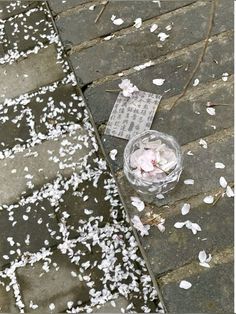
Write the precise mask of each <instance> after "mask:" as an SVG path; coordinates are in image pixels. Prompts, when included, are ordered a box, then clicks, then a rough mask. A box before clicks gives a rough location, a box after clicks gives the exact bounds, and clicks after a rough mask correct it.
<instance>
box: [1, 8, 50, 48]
mask: <svg viewBox="0 0 236 314" xmlns="http://www.w3.org/2000/svg"><path fill="white" fill-rule="evenodd" d="M52 30H53V28H52V23H51V21H50V19H49V16H48V14H47V13H46V11H45V6H43V5H41V6H39V7H36V8H34V9H33V10H31V11H27V12H26V13H24V14H20V15H17V16H15V17H13V18H11V19H9V20H7V21H6V22H5V23H4V29H3V31H4V40H3V44H4V50H5V53H6V54H7V53H10V54H13V53H14V52H15V53H16V52H22V51H28V50H30V49H33V48H34V47H35V46H38V47H42V46H43V44H45V43H47V42H48V41H49V40H48V37H49V36H50V35H51V33H52Z"/></svg>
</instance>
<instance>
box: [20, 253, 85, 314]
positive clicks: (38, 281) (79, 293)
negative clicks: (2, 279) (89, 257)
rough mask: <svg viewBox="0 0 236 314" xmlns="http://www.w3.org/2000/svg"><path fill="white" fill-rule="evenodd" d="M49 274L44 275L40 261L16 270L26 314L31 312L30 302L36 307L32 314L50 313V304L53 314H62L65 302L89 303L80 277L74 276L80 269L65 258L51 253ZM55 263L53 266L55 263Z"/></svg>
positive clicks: (65, 305)
mask: <svg viewBox="0 0 236 314" xmlns="http://www.w3.org/2000/svg"><path fill="white" fill-rule="evenodd" d="M51 259H52V262H51V263H50V264H49V271H48V272H45V271H44V269H43V268H42V267H43V262H37V263H36V264H34V265H33V266H30V265H27V266H26V267H24V268H19V269H18V270H17V277H18V280H19V284H20V287H21V291H22V295H23V302H24V303H25V306H26V308H25V309H26V311H27V312H31V311H32V309H31V308H30V307H29V305H30V301H31V300H32V301H33V304H37V305H38V308H37V309H36V310H34V312H38V313H42V312H44V313H49V312H50V309H49V305H50V304H51V303H53V304H54V305H55V312H56V313H59V312H65V310H66V309H67V302H69V301H71V302H74V303H75V304H76V303H77V302H78V301H81V302H83V303H84V302H85V301H87V300H88V298H89V296H88V288H87V287H86V285H85V283H84V282H81V281H80V280H79V278H78V277H77V276H76V277H73V272H74V273H75V274H79V273H80V272H79V267H78V266H77V265H75V264H73V263H71V261H70V258H69V257H68V256H67V255H63V254H61V253H60V252H58V251H56V252H53V255H52V257H51ZM54 263H56V264H54ZM71 272H72V274H71Z"/></svg>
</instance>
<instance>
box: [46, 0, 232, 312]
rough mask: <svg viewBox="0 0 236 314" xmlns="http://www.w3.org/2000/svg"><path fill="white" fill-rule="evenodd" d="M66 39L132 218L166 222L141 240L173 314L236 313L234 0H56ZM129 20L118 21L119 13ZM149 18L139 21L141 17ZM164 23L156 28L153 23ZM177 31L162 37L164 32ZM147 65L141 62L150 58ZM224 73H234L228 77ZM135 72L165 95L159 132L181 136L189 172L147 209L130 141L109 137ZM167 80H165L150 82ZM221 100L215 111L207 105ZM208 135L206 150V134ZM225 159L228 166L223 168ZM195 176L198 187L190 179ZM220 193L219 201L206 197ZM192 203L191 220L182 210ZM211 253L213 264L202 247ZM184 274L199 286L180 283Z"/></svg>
mask: <svg viewBox="0 0 236 314" xmlns="http://www.w3.org/2000/svg"><path fill="white" fill-rule="evenodd" d="M49 5H50V8H51V10H52V13H53V15H54V18H55V23H56V26H57V28H58V31H59V34H60V37H61V39H62V42H63V43H64V45H65V47H66V49H67V54H68V56H69V60H70V62H71V64H72V66H73V68H74V71H75V74H76V78H77V81H78V83H79V85H80V87H81V89H82V91H83V93H84V96H85V99H86V103H87V105H88V107H89V109H90V111H91V114H92V117H93V119H94V121H95V124H96V126H97V129H98V131H99V134H100V136H101V139H102V144H103V147H104V149H105V151H106V154H107V157H108V158H109V153H110V151H111V150H112V149H114V148H115V149H117V150H118V154H117V157H116V159H115V160H111V159H110V160H109V163H110V165H111V167H112V169H113V172H114V174H115V176H116V179H117V182H118V183H119V190H120V192H121V195H122V198H123V200H124V202H125V207H126V209H127V210H128V212H129V216H130V217H133V216H134V215H139V216H140V217H141V219H142V221H143V222H145V221H146V223H148V221H149V222H150V221H151V218H152V217H154V215H155V214H159V215H160V216H161V217H163V218H165V219H166V222H165V227H166V230H165V232H164V233H160V231H159V230H158V228H156V226H155V225H154V226H152V227H151V229H150V233H149V236H145V237H143V238H142V237H141V236H140V242H141V244H142V247H143V248H144V251H145V255H146V257H147V259H148V260H149V263H150V265H151V269H152V272H153V274H154V276H155V278H156V281H157V284H158V286H159V288H160V291H159V292H160V297H161V298H162V299H163V300H164V305H165V308H166V310H167V311H168V312H174V313H176V312H177V313H195V312H197V313H210V312H233V199H232V197H228V196H227V195H226V194H225V191H224V189H222V188H221V187H220V184H219V178H220V177H221V176H223V177H225V178H226V180H227V182H228V183H229V185H231V186H232V185H233V1H231V0H208V1H201V0H199V1H196V0H195V1H194V0H186V1H185V0H183V1H178V0H172V1H164V0H161V1H153V2H152V1H109V2H108V3H107V4H105V9H104V11H103V13H102V15H101V16H100V18H99V20H98V21H97V22H95V20H96V18H97V17H98V15H99V13H100V12H101V9H102V8H103V6H104V2H103V1H99V0H98V1H89V0H84V1H83V0H81V1H80V0H66V1H57V0H49ZM112 15H115V16H116V17H117V18H122V19H123V21H124V23H123V24H121V25H114V24H113V23H112V21H111V16H112ZM136 18H142V25H141V27H140V28H135V27H134V26H133V25H134V20H135V19H136ZM153 24H157V25H158V28H157V30H156V31H155V32H150V27H151V26H152V25H153ZM160 32H164V33H166V34H167V35H169V37H168V38H167V39H166V40H165V41H160V39H159V37H158V34H159V33H160ZM150 60H151V61H152V62H151V65H150V66H149V67H145V68H144V69H141V70H140V68H137V66H139V65H142V64H144V63H146V62H148V61H150ZM224 73H226V75H224ZM125 78H128V79H130V80H131V82H132V83H133V84H135V85H136V86H137V87H138V88H139V89H140V90H143V91H147V92H152V93H157V94H161V95H162V96H163V97H162V100H161V103H160V106H159V108H158V110H157V113H156V115H155V118H154V121H153V125H152V129H156V130H158V131H163V132H166V133H169V134H171V135H173V136H175V137H176V138H177V140H178V141H179V143H180V144H181V145H182V148H183V152H184V172H183V174H182V177H181V180H180V183H179V184H178V186H177V187H176V189H175V190H174V191H173V192H171V193H170V194H169V195H168V196H166V197H165V198H164V199H162V200H158V199H157V200H156V202H155V203H151V204H150V203H148V202H146V207H145V210H144V211H143V212H142V213H141V214H140V213H139V212H137V210H136V208H134V207H133V206H132V205H131V201H130V197H131V196H135V195H136V192H135V191H134V190H133V189H132V188H131V187H130V186H129V184H128V182H127V181H126V179H125V177H124V175H123V171H122V168H123V151H124V147H125V145H126V143H127V141H125V140H122V139H119V138H115V137H111V136H106V135H104V130H105V127H106V123H107V121H108V118H109V115H110V113H111V110H112V108H113V105H114V103H115V100H116V98H117V95H118V93H117V92H116V91H117V89H119V88H118V84H119V83H120V82H121V80H122V79H125ZM155 78H162V79H165V82H164V84H163V85H162V86H156V85H154V84H153V83H152V80H153V79H155ZM209 102H210V103H212V104H214V105H215V107H214V108H215V110H216V114H215V115H209V114H208V113H207V111H206V104H207V103H209ZM200 139H203V140H204V141H206V143H207V146H206V145H204V146H205V148H204V147H203V146H202V145H200V143H199V141H200ZM216 162H221V163H223V164H224V166H225V167H224V168H223V169H219V168H216V167H215V163H216ZM186 179H193V180H194V184H193V185H186V184H184V181H185V180H186ZM207 195H212V196H214V197H215V202H214V204H213V205H207V204H205V203H204V202H203V199H204V197H205V196H207ZM184 203H190V204H191V210H190V213H189V214H188V215H187V216H186V217H187V218H186V217H183V216H182V215H181V211H180V209H181V207H182V205H183V204H184ZM187 219H189V220H191V221H192V222H195V223H198V224H199V225H200V227H201V230H202V231H201V232H198V234H197V235H193V234H192V233H191V231H190V230H187V229H184V228H182V229H176V228H174V224H175V223H176V222H178V221H185V220H187ZM202 250H205V251H206V252H207V254H211V255H212V260H211V261H210V263H209V265H210V267H209V268H205V267H202V266H200V265H199V260H198V254H199V252H200V251H202ZM181 280H188V281H189V282H191V283H192V287H191V289H189V290H183V289H180V288H179V283H180V281H181Z"/></svg>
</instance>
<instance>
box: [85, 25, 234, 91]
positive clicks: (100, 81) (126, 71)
mask: <svg viewBox="0 0 236 314" xmlns="http://www.w3.org/2000/svg"><path fill="white" fill-rule="evenodd" d="M229 35H233V30H228V31H225V32H221V33H219V34H216V35H213V36H212V37H210V39H211V40H212V43H214V42H217V41H218V40H221V39H222V40H224V39H227V37H228V36H229ZM204 41H205V40H201V41H198V42H196V43H193V44H191V45H189V46H187V47H183V48H180V49H178V50H175V51H171V52H170V53H168V54H166V55H164V56H160V57H159V58H157V59H150V61H152V62H153V64H152V65H151V66H150V67H153V66H156V65H158V64H160V63H161V62H164V61H166V60H172V59H174V58H176V57H179V56H181V55H182V54H184V53H185V52H186V51H188V52H189V51H193V50H195V49H199V48H201V47H202V46H203V44H204ZM138 65H139V64H136V65H134V66H133V67H131V68H128V69H124V70H122V73H123V74H124V75H123V76H122V77H123V78H124V77H126V76H128V75H130V74H133V73H137V72H141V71H145V69H144V70H135V69H134V67H136V66H138ZM119 73H120V71H119V72H117V73H114V74H110V75H107V76H104V77H102V78H99V79H97V80H94V81H93V82H91V83H88V84H86V85H85V86H83V88H86V87H87V89H88V88H93V87H96V86H99V85H102V84H104V83H105V82H108V81H114V80H117V79H119V78H120V77H119V75H118V74H119Z"/></svg>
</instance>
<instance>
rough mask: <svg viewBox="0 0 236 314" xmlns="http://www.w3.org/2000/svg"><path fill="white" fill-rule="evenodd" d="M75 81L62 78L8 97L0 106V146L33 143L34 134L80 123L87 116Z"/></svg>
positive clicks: (0, 148) (11, 146)
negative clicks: (71, 81)
mask: <svg viewBox="0 0 236 314" xmlns="http://www.w3.org/2000/svg"><path fill="white" fill-rule="evenodd" d="M76 93H77V92H76V89H75V87H73V86H72V85H67V84H62V83H61V82H59V83H58V84H57V86H56V87H54V85H49V86H47V87H43V88H41V89H39V90H37V91H36V92H35V93H32V94H30V93H29V94H25V95H21V96H20V97H18V98H16V99H14V100H12V99H10V100H5V102H4V103H3V104H2V106H0V121H1V123H0V132H1V144H0V150H1V151H3V150H5V149H11V148H13V147H14V146H15V145H20V146H22V145H24V144H29V145H30V144H31V143H32V142H33V141H34V140H35V137H37V136H38V137H40V136H41V138H42V136H47V135H48V133H50V131H51V132H52V129H53V128H56V126H57V125H58V126H59V125H66V124H68V123H71V124H72V123H80V122H82V120H83V118H84V112H83V109H82V108H81V104H82V102H81V100H79V97H78V96H77V94H76Z"/></svg>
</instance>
